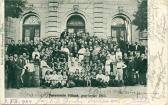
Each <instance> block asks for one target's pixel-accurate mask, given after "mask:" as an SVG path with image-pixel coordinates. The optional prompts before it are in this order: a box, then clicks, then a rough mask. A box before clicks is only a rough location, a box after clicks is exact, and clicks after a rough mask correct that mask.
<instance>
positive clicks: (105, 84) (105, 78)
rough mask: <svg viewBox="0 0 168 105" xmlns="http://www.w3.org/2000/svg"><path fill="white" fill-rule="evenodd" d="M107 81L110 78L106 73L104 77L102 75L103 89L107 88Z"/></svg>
mask: <svg viewBox="0 0 168 105" xmlns="http://www.w3.org/2000/svg"><path fill="white" fill-rule="evenodd" d="M109 80H110V77H109V74H108V72H105V75H104V79H103V81H104V87H107V86H108V85H109Z"/></svg>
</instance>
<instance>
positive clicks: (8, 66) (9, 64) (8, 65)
mask: <svg viewBox="0 0 168 105" xmlns="http://www.w3.org/2000/svg"><path fill="white" fill-rule="evenodd" d="M13 66H14V62H13V55H10V56H9V59H8V60H7V61H6V62H5V70H7V74H6V76H7V88H13V87H14V73H15V71H14V67H13Z"/></svg>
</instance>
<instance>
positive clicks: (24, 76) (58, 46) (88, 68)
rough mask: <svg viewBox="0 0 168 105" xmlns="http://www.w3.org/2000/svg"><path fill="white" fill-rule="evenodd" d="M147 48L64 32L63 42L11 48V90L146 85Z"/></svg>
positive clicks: (7, 65)
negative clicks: (40, 87)
mask: <svg viewBox="0 0 168 105" xmlns="http://www.w3.org/2000/svg"><path fill="white" fill-rule="evenodd" d="M146 54H147V48H146V47H145V46H143V45H141V44H139V43H137V42H135V43H134V44H130V43H128V42H125V41H123V40H122V39H121V40H120V41H118V42H117V43H116V42H115V41H113V39H100V38H98V37H97V36H90V35H89V33H77V34H75V33H72V34H69V33H67V32H63V33H62V34H61V36H60V38H48V39H46V40H39V41H34V42H33V41H26V42H21V41H20V40H19V41H18V43H15V41H14V40H12V41H11V43H10V44H8V45H7V50H6V60H5V76H6V84H7V88H18V89H19V88H21V87H39V86H42V87H50V88H62V87H69V88H70V87H85V86H86V87H87V86H92V87H107V86H123V85H129V86H130V85H131V86H133V85H137V84H140V85H146V81H147V79H146V73H147V56H146Z"/></svg>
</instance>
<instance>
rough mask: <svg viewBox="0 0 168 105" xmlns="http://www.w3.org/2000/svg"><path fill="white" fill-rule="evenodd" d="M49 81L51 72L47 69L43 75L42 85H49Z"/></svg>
mask: <svg viewBox="0 0 168 105" xmlns="http://www.w3.org/2000/svg"><path fill="white" fill-rule="evenodd" d="M50 81H51V73H50V71H49V70H48V71H46V73H45V76H44V85H45V86H47V87H49V86H50V84H51V82H50Z"/></svg>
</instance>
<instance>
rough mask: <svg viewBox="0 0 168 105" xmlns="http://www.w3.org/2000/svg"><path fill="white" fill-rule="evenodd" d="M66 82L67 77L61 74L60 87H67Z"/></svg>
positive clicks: (64, 73)
mask: <svg viewBox="0 0 168 105" xmlns="http://www.w3.org/2000/svg"><path fill="white" fill-rule="evenodd" d="M67 80H68V76H67V74H66V72H63V75H62V86H63V87H66V86H67Z"/></svg>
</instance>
